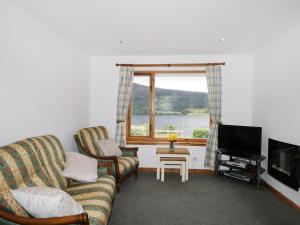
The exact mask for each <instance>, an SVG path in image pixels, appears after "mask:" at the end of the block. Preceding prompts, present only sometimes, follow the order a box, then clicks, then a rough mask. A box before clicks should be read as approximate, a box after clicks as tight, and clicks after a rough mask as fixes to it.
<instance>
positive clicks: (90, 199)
mask: <svg viewBox="0 0 300 225" xmlns="http://www.w3.org/2000/svg"><path fill="white" fill-rule="evenodd" d="M115 189H116V180H115V178H114V177H113V176H108V175H107V176H103V177H101V178H98V181H97V182H95V183H82V182H74V183H72V184H71V185H70V186H69V187H68V188H67V189H66V192H67V193H68V194H70V195H71V196H72V197H73V198H74V199H75V200H76V201H77V202H79V203H80V204H81V205H82V207H83V209H84V211H85V212H87V213H88V215H89V220H90V225H106V224H107V223H108V219H109V215H110V212H111V207H112V201H113V198H114V194H115Z"/></svg>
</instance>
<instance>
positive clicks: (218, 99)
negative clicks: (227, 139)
mask: <svg viewBox="0 0 300 225" xmlns="http://www.w3.org/2000/svg"><path fill="white" fill-rule="evenodd" d="M221 74H222V70H221V66H219V65H217V66H208V67H207V78H206V80H207V87H208V110H209V116H210V119H211V125H210V130H209V136H208V140H207V146H206V154H205V161H204V166H205V167H208V168H209V169H210V170H214V168H215V160H216V150H217V148H218V125H219V124H220V123H221V111H222V76H221Z"/></svg>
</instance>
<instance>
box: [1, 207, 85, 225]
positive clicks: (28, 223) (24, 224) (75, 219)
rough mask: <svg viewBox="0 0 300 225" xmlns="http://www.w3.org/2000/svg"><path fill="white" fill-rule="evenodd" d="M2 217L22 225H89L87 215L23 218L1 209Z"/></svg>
mask: <svg viewBox="0 0 300 225" xmlns="http://www.w3.org/2000/svg"><path fill="white" fill-rule="evenodd" d="M0 217H1V218H3V219H5V220H7V221H10V222H13V223H17V224H21V225H53V224H55V225H65V224H83V225H89V218H88V214H87V213H82V214H78V215H73V216H64V217H55V218H43V219H37V218H29V217H21V216H16V215H13V214H10V213H8V212H6V211H4V210H2V209H0Z"/></svg>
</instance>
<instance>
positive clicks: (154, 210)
mask: <svg viewBox="0 0 300 225" xmlns="http://www.w3.org/2000/svg"><path fill="white" fill-rule="evenodd" d="M299 224H300V213H298V212H297V211H296V210H295V209H293V208H291V207H290V206H288V205H287V204H285V203H284V202H282V201H281V200H279V199H278V198H277V197H276V196H275V195H274V194H273V193H271V192H270V191H268V190H267V189H265V188H261V189H260V190H258V189H256V188H255V186H254V185H249V184H247V183H243V182H240V181H238V180H233V179H230V178H227V177H214V176H209V175H190V180H189V181H188V182H186V183H181V181H180V177H179V175H177V174H166V177H165V182H164V183H161V182H159V181H157V180H156V179H155V174H151V173H149V174H140V176H139V178H138V179H137V180H134V178H130V179H128V180H127V181H125V182H124V183H122V185H121V192H120V193H118V194H117V195H116V198H115V202H114V206H113V210H112V214H111V218H110V222H109V225H299Z"/></svg>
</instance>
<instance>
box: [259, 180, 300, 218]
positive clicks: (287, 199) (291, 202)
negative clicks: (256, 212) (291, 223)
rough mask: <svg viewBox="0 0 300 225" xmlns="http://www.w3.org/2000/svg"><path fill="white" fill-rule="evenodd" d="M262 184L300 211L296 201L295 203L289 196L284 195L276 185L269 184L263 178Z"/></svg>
mask: <svg viewBox="0 0 300 225" xmlns="http://www.w3.org/2000/svg"><path fill="white" fill-rule="evenodd" d="M262 184H263V185H264V186H265V187H266V188H267V189H268V190H270V191H271V192H272V193H273V194H274V195H275V196H276V197H277V198H279V199H280V200H281V201H283V202H285V203H286V204H288V205H289V206H291V207H292V208H294V209H295V210H296V211H297V212H299V213H300V206H298V205H297V204H296V203H294V202H293V201H291V200H290V199H289V198H287V197H286V196H284V195H283V194H282V193H280V192H279V191H277V190H276V189H275V188H274V187H272V186H271V185H270V184H268V183H267V182H265V181H263V180H262Z"/></svg>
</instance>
